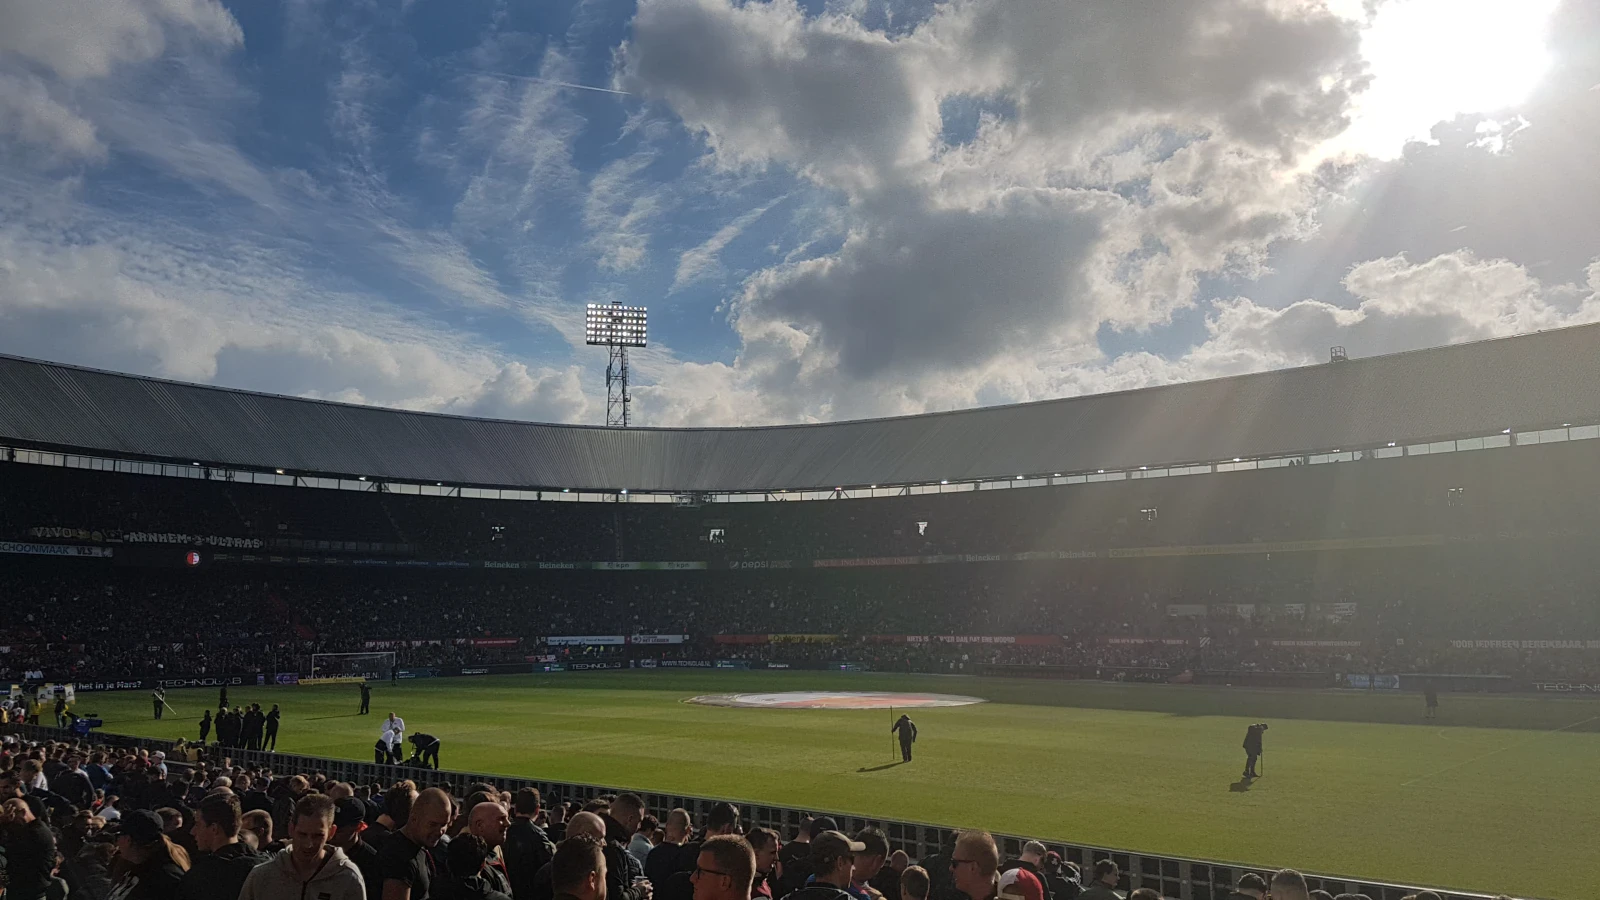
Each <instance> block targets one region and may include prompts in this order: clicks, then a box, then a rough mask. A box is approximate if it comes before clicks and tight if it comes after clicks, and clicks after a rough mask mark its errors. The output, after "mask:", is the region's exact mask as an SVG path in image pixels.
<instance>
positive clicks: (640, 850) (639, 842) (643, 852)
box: [628, 813, 661, 871]
mask: <svg viewBox="0 0 1600 900" xmlns="http://www.w3.org/2000/svg"><path fill="white" fill-rule="evenodd" d="M660 828H661V823H660V822H659V821H657V820H656V817H655V816H652V815H650V814H649V813H646V814H645V815H644V816H642V817H641V818H640V819H639V827H637V828H635V829H634V830H633V839H632V840H630V841H628V855H629V856H632V857H633V859H634V861H635V862H637V863H638V864H639V870H640V871H643V870H644V861H645V860H646V859H649V858H650V851H651V850H654V849H655V846H656V845H655V841H653V840H651V838H652V837H653V836H654V835H655V833H656V832H657V831H659V830H660Z"/></svg>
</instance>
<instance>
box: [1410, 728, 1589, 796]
mask: <svg viewBox="0 0 1600 900" xmlns="http://www.w3.org/2000/svg"><path fill="white" fill-rule="evenodd" d="M1595 719H1600V716H1590V717H1589V718H1587V719H1584V720H1583V721H1582V722H1573V723H1572V724H1571V725H1563V726H1561V727H1560V728H1552V729H1551V730H1549V731H1541V732H1539V733H1538V734H1536V735H1534V736H1533V737H1530V738H1528V739H1526V740H1521V741H1517V742H1516V743H1514V744H1507V745H1505V746H1504V747H1501V748H1500V749H1498V750H1490V751H1489V752H1488V753H1484V754H1482V755H1480V756H1474V757H1473V758H1471V759H1466V760H1462V761H1461V762H1458V763H1456V764H1455V765H1453V766H1445V767H1444V768H1442V769H1440V770H1439V771H1437V772H1429V773H1428V774H1426V775H1419V776H1418V777H1416V778H1413V779H1411V780H1410V781H1408V782H1406V783H1405V784H1402V785H1400V786H1401V787H1410V786H1412V785H1413V784H1416V783H1417V782H1419V781H1423V780H1425V779H1428V778H1432V777H1433V776H1435V775H1443V774H1444V773H1446V772H1449V771H1451V770H1453V769H1459V768H1461V767H1462V766H1467V765H1471V764H1473V763H1475V762H1477V761H1479V760H1481V759H1488V758H1489V757H1491V756H1494V755H1495V754H1496V753H1504V752H1505V751H1507V750H1511V749H1513V748H1516V747H1521V746H1524V745H1526V744H1531V743H1533V742H1534V741H1537V740H1538V739H1540V738H1542V737H1546V736H1548V735H1552V734H1556V733H1557V732H1561V731H1567V730H1568V729H1572V728H1577V727H1578V726H1579V725H1587V724H1589V723H1590V722H1593V721H1594V720H1595Z"/></svg>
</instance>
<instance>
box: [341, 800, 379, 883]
mask: <svg viewBox="0 0 1600 900" xmlns="http://www.w3.org/2000/svg"><path fill="white" fill-rule="evenodd" d="M366 827H367V811H366V807H365V806H364V805H363V804H362V802H361V801H360V800H357V799H355V798H354V797H346V798H344V799H343V800H339V801H338V802H336V803H335V804H334V810H333V837H332V838H329V839H328V843H330V844H332V845H334V846H335V847H338V848H339V849H340V850H343V851H344V855H345V856H348V857H349V858H350V861H351V862H353V863H355V864H356V868H357V869H360V870H361V880H362V882H363V883H365V884H366V886H367V900H379V898H380V897H382V896H383V872H382V870H381V869H380V868H379V866H378V848H377V847H374V846H372V845H371V844H369V843H367V842H366V841H364V840H362V839H361V832H362V831H364V830H366Z"/></svg>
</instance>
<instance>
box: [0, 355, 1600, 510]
mask: <svg viewBox="0 0 1600 900" xmlns="http://www.w3.org/2000/svg"><path fill="white" fill-rule="evenodd" d="M1567 422H1578V423H1584V424H1590V423H1595V422H1600V325H1585V326H1578V327H1574V328H1566V329H1560V330H1555V331H1547V332H1542V333H1539V334H1531V335H1524V336H1520V337H1512V338H1503V339H1498V340H1489V341H1481V342H1478V343H1472V344H1462V345H1457V346H1453V347H1443V348H1438V349H1432V350H1418V351H1413V352H1409V353H1398V354H1394V355H1390V356H1379V357H1372V358H1368V359H1358V360H1351V361H1349V362H1342V363H1327V364H1323V365H1315V366H1306V367H1303V368H1297V369H1288V370H1283V371H1278V372H1268V373H1262V374H1256V375H1240V376H1235V377H1231V378H1219V379H1214V380H1210V381H1200V382H1193V383H1189V384H1177V385H1170V386H1165V387H1155V388H1146V389H1143V390H1137V391H1124V392H1120V393H1113V394H1097V395H1093V396H1087V397H1075V398H1070V399H1064V400H1048V401H1043V402H1038V403H1025V404H1017V405H1012V406H998V407H988V408H984V409H974V410H964V411H961V412H950V413H933V414H928V415H919V416H905V417H900V418H891V419H870V420H863V421H853V422H835V423H828V424H821V425H788V426H774V427H757V428H684V429H664V428H632V429H625V430H624V429H613V428H601V427H589V426H581V425H546V424H534V423H526V422H508V421H501V420H493V419H473V418H464V417H459V416H447V415H439V414H434V413H419V412H407V411H402V410H393V409H380V408H375V407H366V406H353V405H348V404H341V403H330V402H326V401H320V400H304V399H298V398H292V397H282V396H276V395H269V394H259V393H252V392H248V391H237V390H228V389H224V388H216V387H207V386H203V385H193V384H182V383H176V382H171V381H163V380H160V379H154V378H144V377H138V376H132V375H120V374H115V373H109V372H101V371H96V370H92V369H84V368H78V367H74V366H64V365H57V364H54V363H47V362H39V361H35V360H28V359H20V358H16V357H8V356H0V441H3V442H6V443H8V444H14V445H17V446H25V447H35V448H44V449H54V450H66V451H73V452H81V453H87V454H93V455H104V456H113V457H121V458H136V459H157V460H166V461H177V462H182V463H186V464H187V463H189V462H199V463H202V464H205V465H211V466H217V467H233V468H242V469H255V470H260V471H271V470H273V469H279V468H281V469H284V470H287V471H291V472H298V473H307V474H319V475H345V476H352V477H354V476H366V477H368V478H373V479H383V480H391V481H409V482H422V483H432V482H436V481H437V482H445V483H448V484H459V485H475V486H485V487H488V486H497V487H517V488H530V489H531V488H541V489H561V488H571V489H574V490H578V489H582V490H602V491H617V490H624V489H627V490H633V491H684V492H688V491H696V492H699V491H709V492H723V491H728V492H747V491H750V492H754V491H766V490H778V489H806V488H822V489H828V488H833V487H858V486H865V485H895V484H919V483H936V482H939V481H941V480H949V481H952V482H954V481H964V480H974V479H983V478H1010V477H1013V476H1016V475H1030V476H1032V475H1049V474H1052V473H1075V472H1093V471H1095V470H1097V469H1126V468H1135V467H1138V466H1141V465H1149V466H1158V465H1159V466H1168V465H1179V464H1184V463H1199V462H1209V461H1215V460H1227V459H1231V458H1233V457H1244V458H1250V457H1259V456H1274V455H1285V454H1294V453H1300V452H1310V451H1317V450H1330V449H1335V448H1351V447H1360V446H1382V445H1384V444H1385V443H1387V442H1388V441H1400V442H1402V443H1406V442H1415V441H1418V440H1424V439H1435V440H1442V439H1446V438H1451V437H1461V436H1471V435H1482V434H1491V433H1495V432H1498V431H1500V430H1502V429H1507V428H1513V429H1516V430H1518V431H1521V430H1525V429H1532V428H1541V427H1552V426H1556V425H1560V424H1563V423H1567Z"/></svg>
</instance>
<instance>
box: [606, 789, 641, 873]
mask: <svg viewBox="0 0 1600 900" xmlns="http://www.w3.org/2000/svg"><path fill="white" fill-rule="evenodd" d="M644 814H645V808H644V800H643V799H642V798H641V797H640V796H639V795H638V794H631V793H629V794H618V795H617V797H616V799H614V800H612V801H611V805H610V808H609V809H607V810H606V811H604V812H602V813H600V821H602V822H604V823H605V826H606V875H607V877H608V878H610V879H611V881H612V882H613V884H615V885H619V886H621V888H622V890H623V891H625V892H626V893H625V894H619V893H615V892H608V893H609V894H610V896H611V898H612V900H618V898H622V900H647V898H649V896H650V888H649V886H648V885H646V886H645V887H644V889H643V891H642V892H637V891H635V889H634V882H635V881H636V880H637V879H640V878H643V877H645V876H644V865H643V864H642V863H640V862H639V861H638V860H637V859H635V858H634V856H633V854H632V853H630V852H629V849H628V842H629V841H631V840H632V839H633V835H634V833H635V832H637V831H638V830H639V823H640V822H642V821H644Z"/></svg>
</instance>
